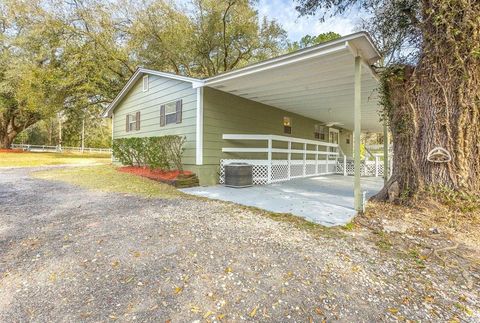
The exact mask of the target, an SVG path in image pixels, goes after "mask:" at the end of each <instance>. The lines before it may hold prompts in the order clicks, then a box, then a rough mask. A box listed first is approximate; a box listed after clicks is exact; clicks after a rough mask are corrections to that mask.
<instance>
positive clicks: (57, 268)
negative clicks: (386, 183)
mask: <svg viewBox="0 0 480 323" xmlns="http://www.w3.org/2000/svg"><path fill="white" fill-rule="evenodd" d="M31 171H32V170H31V169H30V170H27V169H10V170H5V169H3V170H0V321H10V322H11V321H36V322H46V321H107V320H119V321H134V320H136V321H152V322H153V321H154V322H161V321H164V322H166V321H169V322H170V321H171V322H185V321H187V322H192V321H199V322H200V321H229V322H231V321H241V320H247V321H284V322H285V321H292V322H305V321H307V322H308V321H312V322H321V321H322V320H324V319H325V320H326V321H328V322H332V321H342V322H362V321H363V322H376V321H396V320H402V319H410V320H415V319H416V320H422V321H433V322H440V321H447V320H449V319H453V320H455V319H458V320H462V321H466V322H478V321H479V320H480V314H479V307H478V306H479V304H478V302H479V294H478V291H479V289H480V284H479V276H478V272H473V271H471V272H470V278H469V280H468V281H466V280H465V279H464V276H463V275H464V273H462V272H461V271H459V270H457V269H452V268H450V267H445V266H443V265H442V264H441V263H440V262H435V261H433V260H432V261H428V262H426V265H422V266H419V264H418V261H414V260H412V259H411V258H409V257H408V256H405V254H404V253H401V252H400V251H399V250H393V251H385V250H383V249H382V248H381V246H379V245H378V244H377V243H375V242H374V240H372V235H373V233H371V232H370V231H369V230H367V229H358V230H355V231H353V232H347V231H343V230H340V229H328V230H325V233H324V234H312V233H311V232H309V231H308V230H305V229H302V228H298V227H295V226H294V225H293V224H291V223H287V222H281V221H275V220H273V219H271V218H269V217H265V216H262V215H261V214H260V212H259V211H255V210H247V209H244V208H240V207H237V206H234V205H232V204H227V203H224V202H216V201H205V200H199V199H182V198H178V199H168V200H167V199H166V200H163V199H145V198H139V197H135V196H127V195H122V194H111V193H108V194H107V193H100V192H93V191H87V190H84V189H80V188H77V187H74V186H70V185H67V184H62V183H59V182H49V181H44V180H39V179H33V178H31V177H30V176H29V172H31ZM468 282H469V283H468Z"/></svg>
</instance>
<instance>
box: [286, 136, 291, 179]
mask: <svg viewBox="0 0 480 323" xmlns="http://www.w3.org/2000/svg"><path fill="white" fill-rule="evenodd" d="M291 164H292V142H291V141H289V142H288V159H287V178H288V180H290V173H291V168H292V166H291Z"/></svg>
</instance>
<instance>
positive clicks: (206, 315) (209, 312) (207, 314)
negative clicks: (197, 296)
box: [203, 311, 215, 319]
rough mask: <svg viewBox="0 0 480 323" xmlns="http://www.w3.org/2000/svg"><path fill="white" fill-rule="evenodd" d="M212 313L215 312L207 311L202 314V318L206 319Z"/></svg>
mask: <svg viewBox="0 0 480 323" xmlns="http://www.w3.org/2000/svg"><path fill="white" fill-rule="evenodd" d="M212 314H215V313H213V312H212V311H208V312H207V313H205V314H204V315H203V318H204V319H206V318H207V317H209V316H210V315H212Z"/></svg>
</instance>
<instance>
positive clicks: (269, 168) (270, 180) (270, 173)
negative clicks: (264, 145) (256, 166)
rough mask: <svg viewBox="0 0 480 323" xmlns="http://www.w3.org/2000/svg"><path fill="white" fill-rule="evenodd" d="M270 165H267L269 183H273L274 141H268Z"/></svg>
mask: <svg viewBox="0 0 480 323" xmlns="http://www.w3.org/2000/svg"><path fill="white" fill-rule="evenodd" d="M267 154H268V165H267V173H268V175H267V176H268V178H267V183H268V184H270V183H271V182H272V139H268V153H267Z"/></svg>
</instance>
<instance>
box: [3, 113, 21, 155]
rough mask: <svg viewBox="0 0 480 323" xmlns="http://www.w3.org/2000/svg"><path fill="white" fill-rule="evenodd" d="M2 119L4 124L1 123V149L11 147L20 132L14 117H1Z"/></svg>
mask: <svg viewBox="0 0 480 323" xmlns="http://www.w3.org/2000/svg"><path fill="white" fill-rule="evenodd" d="M0 117H1V116H0ZM0 121H4V122H3V123H2V124H0V149H10V147H11V146H12V143H13V140H14V139H15V137H16V136H17V134H18V131H17V129H16V127H15V125H14V119H13V118H9V119H7V120H4V118H0Z"/></svg>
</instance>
